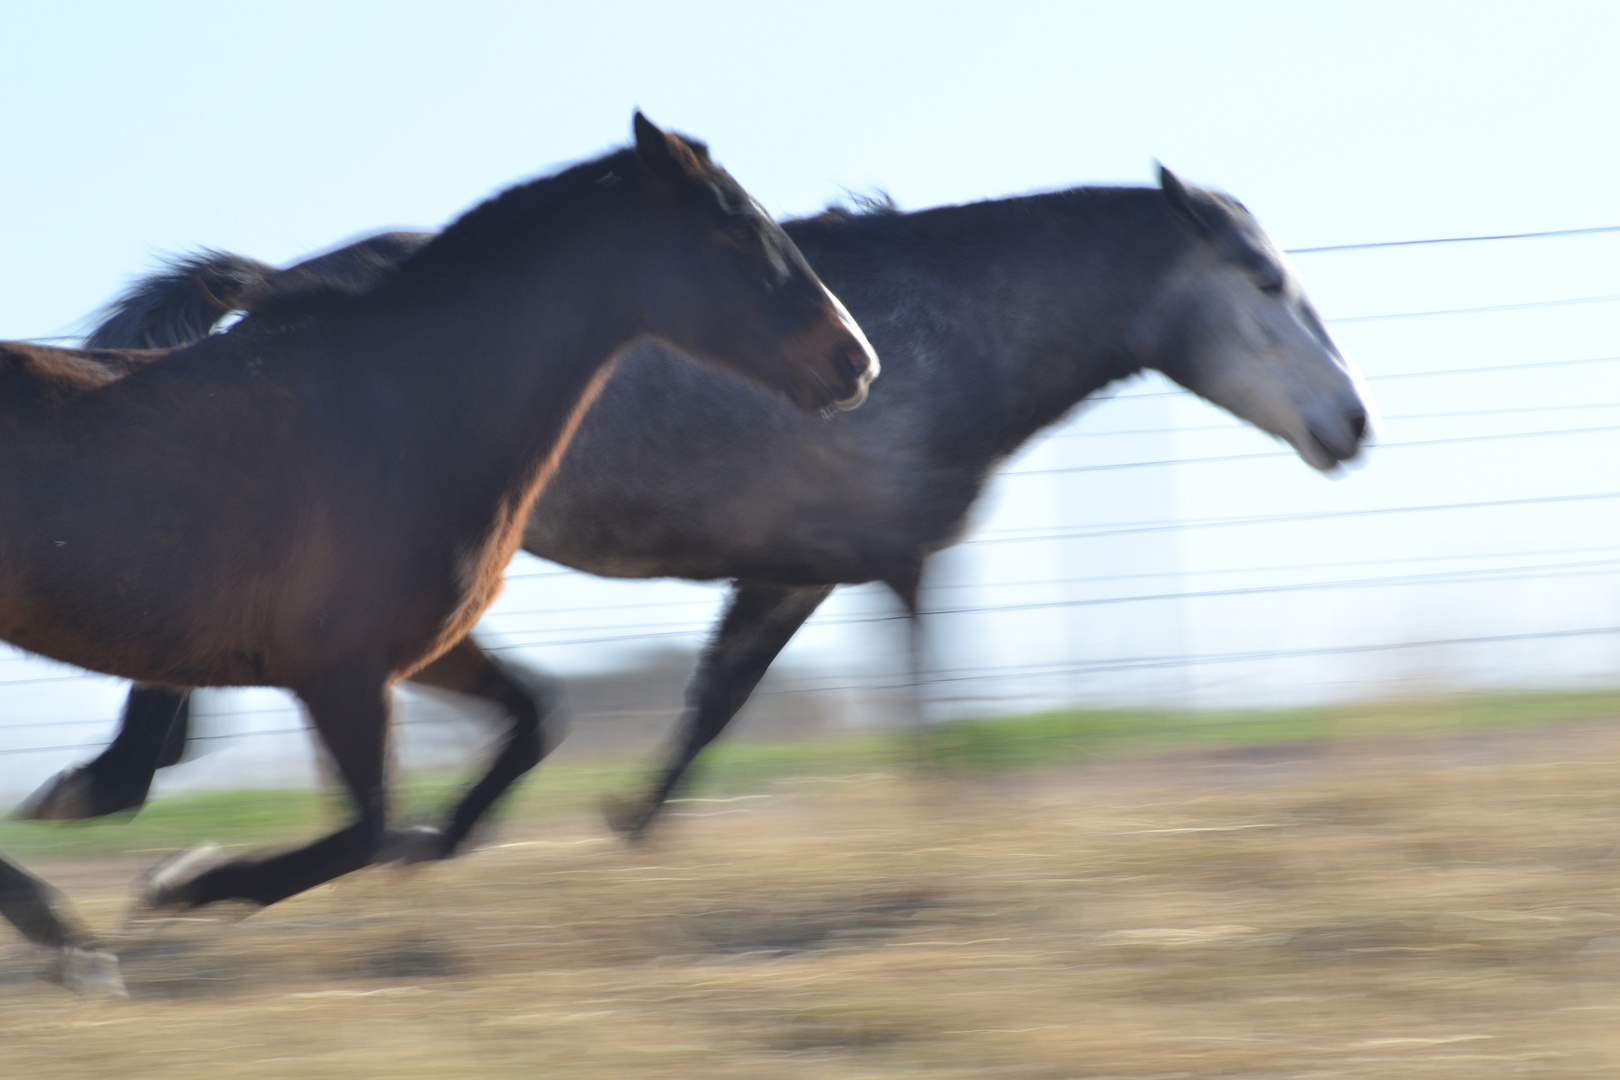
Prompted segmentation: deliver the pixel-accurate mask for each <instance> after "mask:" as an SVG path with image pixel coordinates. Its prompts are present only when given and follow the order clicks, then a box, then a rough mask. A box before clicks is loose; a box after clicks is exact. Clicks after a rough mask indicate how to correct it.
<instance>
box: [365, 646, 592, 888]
mask: <svg viewBox="0 0 1620 1080" xmlns="http://www.w3.org/2000/svg"><path fill="white" fill-rule="evenodd" d="M520 673H521V674H520ZM410 681H411V682H413V683H417V684H419V685H421V686H431V687H434V688H436V689H439V690H453V691H455V692H456V693H460V694H467V695H470V696H472V697H476V698H481V699H483V700H485V701H488V702H491V703H493V704H495V705H498V706H500V708H501V709H502V710H503V711H504V712H505V713H506V715H507V717H508V721H509V726H508V727H507V730H506V735H505V737H504V738H503V739H502V740H501V746H500V749H499V750H498V751H497V752H496V755H495V760H494V761H493V762H491V764H490V767H489V771H488V772H486V773H485V774H484V775H483V776H482V777H481V778H480V779H479V780H478V782H477V783H475V784H474V785H473V786H472V787H471V788H469V789H467V792H466V794H464V795H463V796H462V797H461V801H460V802H458V803H457V804H456V806H455V809H454V810H452V811H451V813H450V818H449V820H448V821H447V822H446V823H445V825H444V826H443V828H442V829H441V828H434V827H431V826H416V827H413V828H405V829H391V830H389V834H388V839H387V842H386V843H385V844H384V848H383V851H382V853H381V855H380V858H381V859H382V860H383V861H387V862H392V861H399V862H419V861H422V860H424V859H443V858H448V857H450V856H451V855H453V854H455V851H456V848H457V847H458V846H459V845H460V844H461V842H462V841H463V840H465V839H466V838H467V835H468V833H470V832H471V831H472V828H473V826H474V825H475V824H477V823H478V820H479V819H480V818H481V817H483V815H484V813H485V811H487V810H488V809H489V808H490V806H491V805H493V804H494V802H495V800H496V799H498V798H500V796H501V795H502V794H503V793H504V792H505V791H506V789H507V788H509V787H511V786H512V784H513V783H514V782H516V781H517V779H518V778H519V777H521V776H522V775H523V774H524V773H526V772H528V771H529V770H530V769H532V768H534V767H535V766H536V765H538V764H540V760H541V758H543V757H545V756H546V754H548V753H550V752H551V750H552V749H553V748H554V747H555V746H556V745H557V743H558V742H560V741H561V732H560V731H559V730H558V728H559V727H560V725H559V724H558V719H559V716H560V712H561V709H560V701H561V694H560V693H559V691H558V688H557V685H556V684H555V682H553V681H552V680H551V679H549V678H548V677H546V676H544V675H541V674H540V673H538V672H535V671H530V670H529V669H527V668H519V667H518V666H517V665H515V664H505V663H500V662H497V661H496V660H495V659H494V658H493V657H491V656H489V655H488V654H487V653H485V652H484V651H483V650H482V649H480V648H479V647H478V645H477V643H476V642H474V641H473V640H472V639H471V638H463V639H462V640H461V641H460V642H459V643H457V644H456V645H455V647H454V648H452V649H451V650H450V651H449V652H447V653H445V654H444V655H443V656H441V657H439V658H438V659H437V660H435V661H433V663H431V664H429V665H428V666H427V667H425V668H423V669H422V670H421V671H418V672H417V673H416V674H414V675H412V676H411V680H410Z"/></svg>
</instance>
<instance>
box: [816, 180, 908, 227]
mask: <svg viewBox="0 0 1620 1080" xmlns="http://www.w3.org/2000/svg"><path fill="white" fill-rule="evenodd" d="M904 215H905V211H904V210H902V209H900V204H899V203H897V202H895V201H894V196H893V195H890V194H889V193H888V192H887V191H884V190H883V189H882V188H874V189H873V190H871V191H845V192H844V197H843V198H842V199H835V200H834V201H832V202H830V203H828V204H827V205H826V206H825V207H824V208H823V209H822V211H821V213H819V214H816V215H814V216H813V217H811V218H808V219H805V220H810V221H820V220H827V221H848V220H850V219H851V218H862V217H902V216H904Z"/></svg>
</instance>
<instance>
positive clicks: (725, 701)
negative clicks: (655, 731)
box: [604, 581, 835, 843]
mask: <svg viewBox="0 0 1620 1080" xmlns="http://www.w3.org/2000/svg"><path fill="white" fill-rule="evenodd" d="M834 588H835V586H833V585H807V586H787V585H767V584H761V583H757V582H745V581H739V582H737V583H736V584H735V585H734V586H733V587H732V595H731V603H730V605H729V606H728V607H727V609H726V614H725V617H724V618H723V619H721V621H720V626H719V628H718V629H717V630H716V631H715V634H714V638H713V640H712V641H711V642H710V643H709V647H708V648H707V649H705V650H704V652H703V657H702V659H701V660H700V661H699V662H698V670H697V674H696V675H694V676H693V677H692V685H691V688H690V689H689V690H688V691H687V709H686V713H685V714H684V715H683V716H682V717H681V726H680V735H679V738H680V744H679V745H678V746H677V747H676V748H675V751H674V752H673V753H672V754H671V755H670V756H669V758H668V760H667V761H666V763H665V765H664V768H663V769H662V770H661V772H660V774H659V776H658V779H657V780H656V781H655V782H654V783H653V785H652V787H651V788H649V789H648V791H647V793H646V794H645V795H643V796H642V797H641V798H640V799H639V800H635V801H628V800H626V801H619V800H610V801H608V803H607V804H606V806H605V807H604V813H605V816H606V818H607V822H608V824H609V825H610V826H612V828H613V829H614V830H615V831H616V832H618V833H619V834H620V835H622V836H623V837H624V838H625V839H626V840H629V841H631V842H632V843H634V842H636V841H639V840H640V839H642V837H643V836H645V835H646V832H647V830H648V829H649V828H650V827H651V826H652V823H653V821H654V820H655V819H656V818H657V817H658V814H659V811H661V810H662V809H663V806H664V804H665V803H666V802H668V801H669V799H670V797H671V796H672V795H673V794H674V793H675V792H676V790H678V789H679V787H680V785H681V783H682V781H683V780H684V779H685V777H686V773H687V770H688V769H690V768H691V766H692V763H693V762H694V761H696V760H697V757H698V755H699V754H701V753H702V752H703V748H704V747H706V746H708V745H709V744H710V743H712V742H713V741H714V740H715V739H716V738H718V737H719V735H720V733H721V732H722V731H724V730H725V729H726V725H727V724H729V723H731V719H732V717H734V716H736V715H737V712H738V711H739V710H740V709H741V708H742V707H743V705H744V704H746V703H747V701H748V698H749V696H750V695H751V694H753V692H754V688H755V687H757V686H758V685H759V680H760V679H762V678H763V677H764V676H765V672H766V671H767V670H768V669H769V668H770V666H771V664H772V663H773V662H774V661H775V660H776V657H777V655H778V654H780V653H781V651H782V649H783V648H784V647H785V646H786V645H787V643H788V642H789V641H791V640H792V639H793V635H794V634H796V633H798V632H799V627H801V626H803V625H804V623H805V620H806V619H808V618H810V616H811V615H813V614H815V611H816V609H817V608H819V607H820V606H821V604H822V602H823V601H824V600H826V599H827V597H828V596H830V595H832V591H833V589H834Z"/></svg>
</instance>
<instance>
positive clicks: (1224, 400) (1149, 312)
mask: <svg viewBox="0 0 1620 1080" xmlns="http://www.w3.org/2000/svg"><path fill="white" fill-rule="evenodd" d="M1159 186H1160V188H1161V190H1162V191H1163V193H1164V198H1165V201H1166V202H1167V203H1168V204H1169V206H1170V208H1171V210H1172V211H1173V213H1174V215H1175V216H1176V218H1177V219H1178V220H1179V221H1180V222H1181V223H1182V225H1184V226H1185V227H1186V228H1187V229H1189V230H1190V231H1191V233H1192V235H1193V242H1192V244H1191V245H1190V246H1189V248H1188V249H1187V252H1186V254H1185V255H1184V257H1183V258H1182V259H1181V260H1180V262H1179V264H1178V265H1177V266H1176V267H1175V268H1174V269H1173V270H1172V271H1170V273H1169V275H1168V276H1167V278H1166V279H1165V280H1164V282H1163V284H1162V286H1161V291H1160V294H1159V296H1158V297H1157V298H1156V301H1155V302H1154V303H1152V304H1150V305H1148V306H1147V309H1146V310H1144V311H1143V312H1142V313H1141V315H1139V316H1138V318H1137V321H1136V325H1135V326H1134V327H1133V336H1134V337H1135V338H1136V339H1137V341H1138V343H1139V344H1144V345H1145V344H1151V347H1152V349H1153V350H1154V351H1155V352H1156V353H1158V355H1159V356H1160V357H1161V360H1160V362H1159V363H1158V364H1157V365H1156V366H1158V367H1159V368H1160V370H1162V371H1163V372H1164V373H1165V374H1166V375H1168V376H1170V377H1171V378H1172V379H1174V380H1176V381H1177V382H1179V383H1180V384H1181V385H1183V386H1185V387H1186V388H1187V389H1189V390H1191V391H1193V392H1194V393H1196V394H1198V395H1199V396H1200V397H1203V398H1205V399H1207V400H1209V401H1211V402H1213V403H1214V404H1216V405H1219V406H1221V407H1222V408H1224V409H1227V410H1228V411H1230V412H1232V413H1234V414H1235V415H1237V416H1239V417H1241V418H1242V419H1244V420H1247V421H1248V422H1249V423H1251V424H1254V425H1255V426H1256V427H1258V428H1260V429H1261V430H1263V431H1266V432H1269V433H1271V434H1272V435H1275V436H1277V437H1278V438H1281V439H1283V440H1285V441H1286V442H1288V443H1289V444H1290V445H1291V446H1293V448H1294V449H1295V450H1296V451H1298V453H1299V456H1300V457H1302V458H1304V459H1305V461H1306V462H1307V463H1308V464H1310V465H1311V466H1313V467H1315V468H1317V469H1320V470H1322V471H1324V472H1328V471H1331V470H1333V469H1334V468H1336V467H1337V466H1338V465H1339V464H1340V463H1341V462H1344V461H1348V460H1350V459H1352V458H1354V457H1355V456H1356V455H1357V454H1359V453H1360V452H1361V448H1362V446H1363V445H1364V444H1365V442H1366V440H1367V439H1368V438H1369V437H1370V436H1371V435H1372V434H1373V433H1374V432H1375V430H1376V427H1377V416H1376V412H1375V410H1374V407H1373V404H1372V399H1371V397H1370V396H1369V395H1368V393H1367V390H1366V386H1365V384H1364V382H1363V381H1362V378H1361V375H1360V373H1359V372H1357V370H1356V368H1355V365H1354V364H1352V363H1351V362H1350V360H1349V359H1348V358H1346V357H1345V356H1344V354H1343V353H1341V352H1340V351H1339V348H1338V346H1337V345H1335V344H1334V342H1333V338H1332V337H1331V336H1330V335H1329V334H1328V332H1327V329H1326V327H1324V326H1323V325H1322V320H1321V318H1320V317H1319V316H1318V315H1317V313H1316V309H1315V308H1314V307H1313V306H1312V305H1311V301H1310V298H1309V297H1307V296H1306V295H1305V289H1304V287H1303V286H1302V285H1301V284H1300V280H1299V276H1298V274H1297V273H1295V271H1294V268H1293V266H1292V265H1291V264H1290V263H1289V261H1288V258H1287V256H1285V255H1284V254H1283V253H1282V251H1281V249H1279V248H1278V247H1277V246H1276V245H1275V244H1274V243H1272V241H1271V238H1270V237H1268V236H1267V235H1266V234H1265V232H1264V231H1263V230H1262V229H1261V228H1260V226H1259V224H1258V223H1256V222H1255V220H1254V218H1253V217H1251V216H1250V214H1249V212H1248V211H1247V210H1246V209H1245V208H1244V207H1243V205H1242V204H1241V203H1239V202H1238V201H1237V200H1235V199H1233V198H1230V197H1229V196H1226V195H1222V194H1219V193H1217V192H1212V191H1206V190H1202V189H1199V188H1195V187H1191V186H1189V185H1186V184H1183V183H1182V182H1181V180H1179V179H1178V178H1177V177H1176V175H1175V174H1174V173H1172V172H1171V171H1170V170H1169V169H1166V168H1163V167H1162V166H1161V167H1160V169H1159Z"/></svg>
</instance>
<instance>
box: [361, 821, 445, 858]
mask: <svg viewBox="0 0 1620 1080" xmlns="http://www.w3.org/2000/svg"><path fill="white" fill-rule="evenodd" d="M453 854H455V849H454V847H453V846H452V844H451V843H450V837H449V836H448V835H447V834H446V833H445V831H444V830H443V829H441V828H439V827H438V826H437V825H404V826H397V827H393V828H390V829H388V830H387V831H386V832H385V833H383V840H382V844H381V845H380V846H379V847H378V848H377V855H376V858H374V859H373V860H372V861H373V863H375V864H378V865H383V866H411V865H414V864H416V863H423V862H434V861H437V860H439V859H448V858H449V857H450V856H451V855H453Z"/></svg>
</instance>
